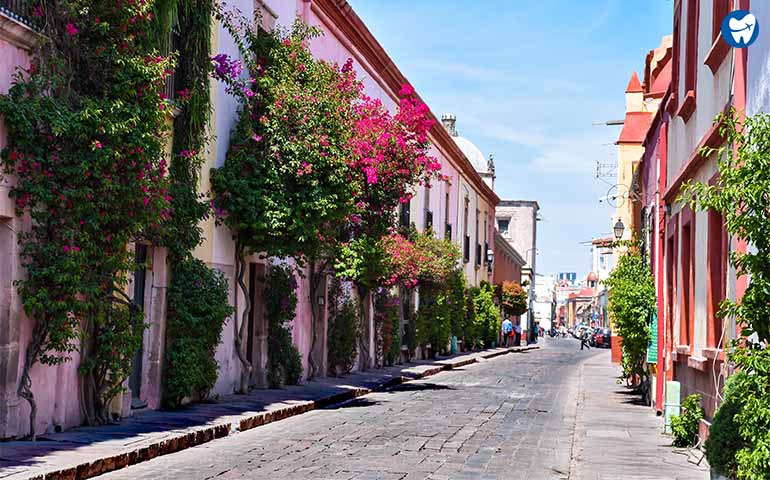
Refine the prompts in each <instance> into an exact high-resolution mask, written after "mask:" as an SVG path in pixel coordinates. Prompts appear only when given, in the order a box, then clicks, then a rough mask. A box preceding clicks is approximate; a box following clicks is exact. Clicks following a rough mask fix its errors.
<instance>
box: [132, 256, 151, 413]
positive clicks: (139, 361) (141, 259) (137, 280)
mask: <svg viewBox="0 0 770 480" xmlns="http://www.w3.org/2000/svg"><path fill="white" fill-rule="evenodd" d="M134 259H135V261H136V265H137V266H136V270H134V292H133V295H132V298H131V301H132V303H133V304H134V305H136V307H137V308H138V309H139V311H140V312H142V313H143V312H144V290H145V285H146V281H147V266H146V263H147V245H143V244H137V245H136V249H135V252H134ZM143 357H144V341H142V342H141V344H140V345H139V348H138V349H137V351H136V353H135V354H134V358H133V359H132V360H131V375H130V376H129V377H128V386H129V388H130V389H131V408H132V409H137V408H144V407H146V406H147V402H146V401H144V400H142V398H141V396H142V367H143Z"/></svg>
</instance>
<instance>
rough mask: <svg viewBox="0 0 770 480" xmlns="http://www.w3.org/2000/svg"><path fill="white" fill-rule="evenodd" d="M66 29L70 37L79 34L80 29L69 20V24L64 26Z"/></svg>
mask: <svg viewBox="0 0 770 480" xmlns="http://www.w3.org/2000/svg"><path fill="white" fill-rule="evenodd" d="M64 28H65V30H67V35H69V36H70V37H74V36H75V35H77V34H78V29H77V28H76V27H75V25H73V24H72V22H68V23H67V26H65V27H64Z"/></svg>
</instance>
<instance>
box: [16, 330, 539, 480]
mask: <svg viewBox="0 0 770 480" xmlns="http://www.w3.org/2000/svg"><path fill="white" fill-rule="evenodd" d="M539 348H540V346H539V345H527V346H524V347H509V348H508V349H507V350H495V351H491V352H481V353H479V354H478V355H473V356H471V357H470V358H463V359H461V360H458V361H452V360H451V359H450V360H438V361H437V362H436V363H437V365H435V366H433V367H432V368H428V369H425V370H422V371H419V372H409V371H406V372H404V373H403V374H402V375H400V376H396V377H394V378H392V379H390V380H388V381H385V382H383V383H381V384H380V385H377V386H375V387H373V388H365V387H359V388H352V389H350V390H348V391H345V392H341V393H337V394H334V395H330V396H328V397H324V398H320V399H318V400H308V401H304V402H300V403H297V404H295V405H291V406H289V407H283V408H278V409H275V410H271V411H268V412H259V413H256V414H254V415H252V416H250V417H248V418H243V419H240V420H236V421H235V422H221V423H217V424H213V425H206V426H204V427H201V428H199V429H197V430H194V431H192V432H188V433H184V434H181V435H179V436H176V437H172V438H166V439H164V440H160V441H158V442H156V443H153V444H151V445H147V446H145V447H142V448H139V449H137V450H134V451H131V452H122V453H118V454H116V455H113V456H110V457H105V458H100V459H98V460H94V461H90V462H84V463H81V464H79V465H76V466H72V467H66V468H62V469H59V470H55V471H51V472H47V473H43V474H40V475H35V476H32V477H26V478H27V479H28V480H80V479H85V478H92V477H96V476H98V475H103V474H105V473H109V472H113V471H115V470H120V469H122V468H126V467H129V466H131V465H136V464H138V463H143V462H147V461H149V460H152V459H154V458H157V457H160V456H163V455H168V454H171V453H176V452H179V451H181V450H185V449H188V448H191V447H195V446H198V445H202V444H204V443H208V442H210V441H212V440H216V439H219V438H224V437H228V436H231V435H236V434H238V433H240V432H245V431H247V430H251V429H253V428H257V427H261V426H263V425H267V424H269V423H273V422H277V421H280V420H284V419H287V418H291V417H294V416H296V415H301V414H303V413H307V412H310V411H312V410H318V409H322V408H325V407H329V406H331V405H336V404H340V403H345V402H349V401H351V400H355V399H357V398H360V397H363V396H364V395H368V394H370V393H374V392H379V391H383V390H387V389H389V388H393V387H395V386H398V385H401V384H404V383H408V382H411V381H414V380H420V379H423V378H427V377H430V376H433V375H436V374H437V373H441V372H444V371H449V370H454V369H456V368H461V367H464V366H466V365H471V364H474V363H480V361H482V360H488V359H491V358H495V357H499V356H501V355H506V354H509V353H521V352H526V351H529V350H535V349H539Z"/></svg>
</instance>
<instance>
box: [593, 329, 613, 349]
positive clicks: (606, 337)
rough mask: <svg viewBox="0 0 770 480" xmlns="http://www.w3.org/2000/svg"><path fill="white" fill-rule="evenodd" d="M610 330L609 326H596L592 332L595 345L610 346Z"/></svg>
mask: <svg viewBox="0 0 770 480" xmlns="http://www.w3.org/2000/svg"><path fill="white" fill-rule="evenodd" d="M611 337H612V332H611V331H610V329H609V328H597V329H596V333H594V341H595V342H596V346H597V347H603V348H610V347H611V345H610V341H611Z"/></svg>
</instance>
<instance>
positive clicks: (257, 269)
mask: <svg viewBox="0 0 770 480" xmlns="http://www.w3.org/2000/svg"><path fill="white" fill-rule="evenodd" d="M249 298H250V299H251V311H250V312H249V324H248V331H247V333H246V358H248V359H249V361H250V362H251V378H250V383H251V385H252V386H254V387H258V388H265V387H267V318H266V316H265V265H264V264H263V263H250V264H249Z"/></svg>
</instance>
